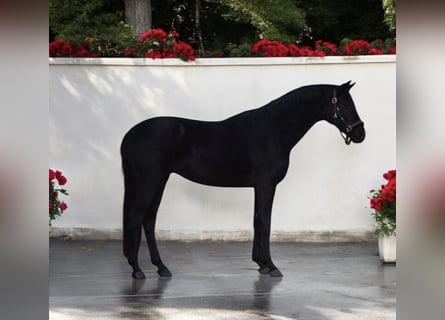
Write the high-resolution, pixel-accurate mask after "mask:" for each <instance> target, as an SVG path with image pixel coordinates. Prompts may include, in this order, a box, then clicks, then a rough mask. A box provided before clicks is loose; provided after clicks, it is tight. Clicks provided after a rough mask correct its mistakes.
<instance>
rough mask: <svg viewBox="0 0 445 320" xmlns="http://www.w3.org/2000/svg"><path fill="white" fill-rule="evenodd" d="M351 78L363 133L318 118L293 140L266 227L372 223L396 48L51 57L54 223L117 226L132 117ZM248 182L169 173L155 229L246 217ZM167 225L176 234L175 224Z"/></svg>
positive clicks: (389, 155) (206, 228)
mask: <svg viewBox="0 0 445 320" xmlns="http://www.w3.org/2000/svg"><path fill="white" fill-rule="evenodd" d="M348 80H352V81H354V82H356V85H355V86H354V87H353V88H352V89H351V95H352V97H353V99H354V101H355V103H356V107H357V110H358V112H359V114H360V116H361V118H362V120H363V121H364V122H365V129H366V131H367V137H366V139H365V141H364V142H363V143H362V144H357V145H354V144H351V145H349V146H347V145H345V143H344V142H343V140H342V139H341V137H340V135H339V132H338V130H337V129H336V128H335V127H333V126H331V125H329V124H328V123H327V122H321V123H318V124H316V125H315V126H314V127H313V128H312V129H311V130H310V131H309V132H308V133H307V135H306V136H305V137H304V138H303V139H302V140H301V141H300V142H299V143H298V144H297V145H296V147H295V148H294V150H293V151H292V155H291V164H290V167H289V171H288V174H287V177H286V178H285V179H284V180H283V181H282V182H281V183H280V184H279V186H278V189H277V193H276V197H275V202H274V207H273V216H272V229H273V230H274V231H275V232H281V231H283V232H284V231H286V232H297V233H298V232H303V231H314V232H325V231H326V232H330V231H346V232H348V231H350V232H352V231H357V230H370V229H371V228H372V225H373V221H372V219H371V216H370V212H371V211H370V209H369V205H368V202H369V200H368V195H369V190H370V189H372V188H378V187H379V186H380V185H381V184H382V183H383V182H384V181H383V180H382V179H383V178H382V177H381V174H382V173H383V172H385V171H386V170H388V169H390V168H394V167H395V158H396V155H395V151H396V61H395V56H363V57H356V58H351V57H325V58H242V59H235V58H223V59H198V60H197V61H195V62H182V61H180V60H176V59H171V60H170V59H169V60H147V61H145V59H124V58H119V59H50V124H49V125H50V140H49V149H50V167H51V168H54V169H58V170H61V171H63V173H64V174H65V175H66V176H67V178H68V183H67V185H66V188H67V189H68V191H69V192H70V195H69V197H66V201H67V203H68V205H69V209H68V210H67V211H66V212H65V213H64V214H63V216H62V217H61V218H58V219H57V220H56V221H55V222H54V223H53V226H54V227H59V228H91V229H118V228H120V227H121V223H122V195H123V182H122V181H123V180H122V173H121V163H120V155H119V147H120V143H121V140H122V137H123V135H124V134H125V133H126V132H127V131H128V130H129V129H130V128H131V127H132V126H133V125H134V124H136V123H138V122H140V121H142V120H144V119H147V118H150V117H153V116H160V115H174V116H180V117H187V118H194V119H202V120H221V119H224V118H226V117H229V116H231V115H233V114H236V113H239V112H241V111H244V110H247V109H251V108H255V107H258V106H261V105H264V104H266V103H267V102H269V101H270V100H272V99H274V98H277V97H279V96H281V95H282V94H284V93H286V92H288V91H290V90H292V89H294V88H297V87H300V86H303V85H308V84H318V83H327V84H341V83H343V82H346V81H348ZM252 211H253V190H251V189H230V188H216V187H208V186H202V185H199V184H195V183H192V182H189V181H187V180H185V179H183V178H182V177H179V176H176V175H172V176H171V177H170V180H169V182H168V183H167V187H166V190H165V193H164V197H163V200H162V202H161V207H160V209H159V214H158V222H157V229H158V230H164V231H165V232H164V234H168V235H170V236H171V235H174V234H176V235H184V237H187V235H190V234H194V235H195V236H196V235H198V236H199V234H211V233H212V231H214V232H217V231H218V232H223V233H224V232H226V233H227V232H228V233H230V232H234V233H233V234H236V233H235V231H245V230H248V231H250V230H251V229H252V221H253V218H252ZM172 237H173V236H172Z"/></svg>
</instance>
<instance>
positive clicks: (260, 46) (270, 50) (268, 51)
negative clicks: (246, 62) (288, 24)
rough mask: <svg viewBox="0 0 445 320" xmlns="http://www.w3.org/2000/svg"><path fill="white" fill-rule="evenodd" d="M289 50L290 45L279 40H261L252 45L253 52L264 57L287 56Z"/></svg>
mask: <svg viewBox="0 0 445 320" xmlns="http://www.w3.org/2000/svg"><path fill="white" fill-rule="evenodd" d="M288 52H289V49H288V47H286V46H285V45H284V44H282V43H281V42H279V41H273V40H267V39H264V40H260V41H258V42H257V43H255V44H254V45H253V47H252V54H254V55H259V56H264V57H286V56H287V53H288Z"/></svg>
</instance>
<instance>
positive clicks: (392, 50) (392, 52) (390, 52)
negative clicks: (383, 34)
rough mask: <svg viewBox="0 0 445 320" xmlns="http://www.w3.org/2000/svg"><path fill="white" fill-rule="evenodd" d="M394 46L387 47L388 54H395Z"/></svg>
mask: <svg viewBox="0 0 445 320" xmlns="http://www.w3.org/2000/svg"><path fill="white" fill-rule="evenodd" d="M396 51H397V50H396V47H392V48H391V49H389V54H396Z"/></svg>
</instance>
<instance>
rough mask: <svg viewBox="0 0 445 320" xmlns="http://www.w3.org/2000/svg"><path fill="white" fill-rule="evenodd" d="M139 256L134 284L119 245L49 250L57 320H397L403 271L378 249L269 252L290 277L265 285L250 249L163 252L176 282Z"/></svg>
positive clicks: (216, 245) (204, 246) (295, 246)
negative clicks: (140, 274)
mask: <svg viewBox="0 0 445 320" xmlns="http://www.w3.org/2000/svg"><path fill="white" fill-rule="evenodd" d="M143 245H144V246H141V251H140V257H141V267H142V268H143V269H144V272H145V274H146V276H147V279H145V280H133V279H132V278H131V275H130V271H131V269H130V267H129V266H128V265H127V263H126V261H125V259H124V257H123V256H122V248H121V244H120V242H116V241H106V242H95V241H62V240H51V241H50V277H49V310H50V311H49V318H50V319H60V320H66V319H159V320H163V319H168V320H170V319H174V320H176V319H191V320H195V319H217V320H219V319H239V320H250V319H303V320H315V319H317V320H326V319H335V320H349V319H362V320H363V319H385V320H386V319H396V312H395V308H396V298H395V297H396V268H395V266H394V265H382V264H381V263H380V261H379V259H378V256H377V255H376V253H377V245H376V243H347V244H338V243H336V244H333V243H329V244H320V243H318V244H314V243H272V244H271V250H272V257H273V258H274V262H275V264H276V265H277V266H278V267H279V268H280V269H281V271H282V273H283V275H284V277H283V278H282V279H281V280H279V279H274V278H270V277H269V276H261V275H259V273H258V272H257V271H256V269H257V267H256V265H255V264H254V263H253V262H251V261H250V255H251V243H250V242H209V243H206V242H197V243H183V242H174V241H169V242H162V243H160V244H159V250H160V252H161V255H162V257H163V260H164V263H165V264H166V265H167V266H168V267H169V269H170V271H171V272H172V273H173V278H171V279H170V280H163V279H160V278H158V276H157V274H156V269H155V268H154V267H153V266H152V265H151V264H150V262H149V259H148V251H147V248H146V246H145V243H144V244H143Z"/></svg>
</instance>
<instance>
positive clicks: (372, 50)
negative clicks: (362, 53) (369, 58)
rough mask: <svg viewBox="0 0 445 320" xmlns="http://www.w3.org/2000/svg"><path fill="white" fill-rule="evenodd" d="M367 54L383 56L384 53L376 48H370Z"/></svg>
mask: <svg viewBox="0 0 445 320" xmlns="http://www.w3.org/2000/svg"><path fill="white" fill-rule="evenodd" d="M368 53H369V54H385V52H384V51H383V50H382V49H378V48H371V49H369V51H368Z"/></svg>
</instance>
